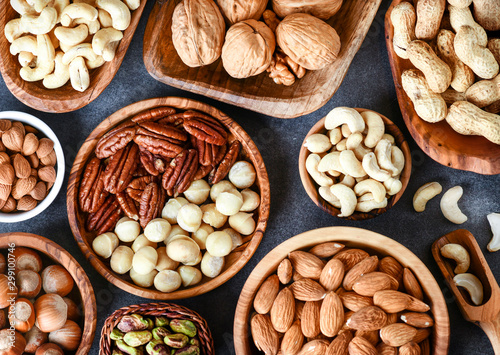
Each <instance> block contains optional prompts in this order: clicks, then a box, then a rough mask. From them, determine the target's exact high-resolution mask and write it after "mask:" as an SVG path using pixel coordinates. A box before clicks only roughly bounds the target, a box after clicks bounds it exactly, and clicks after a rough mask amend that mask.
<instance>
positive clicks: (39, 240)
mask: <svg viewBox="0 0 500 355" xmlns="http://www.w3.org/2000/svg"><path fill="white" fill-rule="evenodd" d="M12 244H14V248H17V247H26V248H31V249H34V250H36V251H38V252H40V253H41V255H40V256H41V257H42V261H43V260H44V257H47V258H48V259H50V261H51V262H53V263H56V264H60V265H61V266H63V267H64V268H65V269H66V270H68V272H69V273H70V274H71V276H72V277H73V280H74V281H75V286H76V287H75V288H74V289H73V291H72V292H74V291H75V289H76V288H78V292H79V295H80V297H81V302H82V303H81V304H82V310H83V316H82V321H83V328H82V340H81V342H80V346H79V347H78V349H77V350H76V352H75V354H77V355H86V354H88V353H89V352H90V348H91V347H92V341H93V340H94V335H95V329H96V323H97V310H96V301H95V296H94V289H93V288H92V284H91V283H90V280H89V278H88V276H87V274H86V273H85V271H84V270H83V268H82V267H81V266H80V264H79V263H78V262H77V261H76V260H75V258H73V256H71V254H70V253H68V252H67V251H66V250H64V249H63V248H62V247H61V246H59V245H58V244H57V243H55V242H53V241H52V240H50V239H47V238H44V237H41V236H39V235H36V234H30V233H17V232H16V233H4V234H0V249H7V248H10V247H12ZM45 266H47V264H46V263H45V262H44V267H45ZM77 305H78V304H77Z"/></svg>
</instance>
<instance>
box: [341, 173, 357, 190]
mask: <svg viewBox="0 0 500 355" xmlns="http://www.w3.org/2000/svg"><path fill="white" fill-rule="evenodd" d="M340 183H341V184H343V185H345V186H347V187H350V188H351V189H352V188H353V187H354V185H356V180H355V179H354V178H353V177H352V176H351V175H344V177H343V178H342V180H341V181H340Z"/></svg>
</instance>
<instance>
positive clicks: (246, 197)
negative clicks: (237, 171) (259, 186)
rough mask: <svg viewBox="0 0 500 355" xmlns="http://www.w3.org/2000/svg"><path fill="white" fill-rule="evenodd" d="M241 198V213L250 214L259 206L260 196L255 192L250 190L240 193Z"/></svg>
mask: <svg viewBox="0 0 500 355" xmlns="http://www.w3.org/2000/svg"><path fill="white" fill-rule="evenodd" d="M241 197H243V205H241V208H240V211H241V212H252V211H254V210H255V209H256V208H257V207H259V205H260V196H259V194H258V193H257V192H255V191H252V190H250V189H245V190H243V191H241Z"/></svg>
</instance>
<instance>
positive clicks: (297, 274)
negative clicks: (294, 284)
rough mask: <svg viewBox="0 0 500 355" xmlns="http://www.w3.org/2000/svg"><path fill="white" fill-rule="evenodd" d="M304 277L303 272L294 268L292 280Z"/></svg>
mask: <svg viewBox="0 0 500 355" xmlns="http://www.w3.org/2000/svg"><path fill="white" fill-rule="evenodd" d="M303 278H304V276H302V275H301V274H299V273H298V272H297V271H296V270H293V274H292V280H293V281H298V280H301V279H303Z"/></svg>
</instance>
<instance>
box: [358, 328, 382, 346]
mask: <svg viewBox="0 0 500 355" xmlns="http://www.w3.org/2000/svg"><path fill="white" fill-rule="evenodd" d="M354 336H357V337H361V338H365V339H366V340H368V341H369V342H370V344H372V345H373V346H377V344H378V343H379V341H380V337H379V336H378V330H356V333H354Z"/></svg>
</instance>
